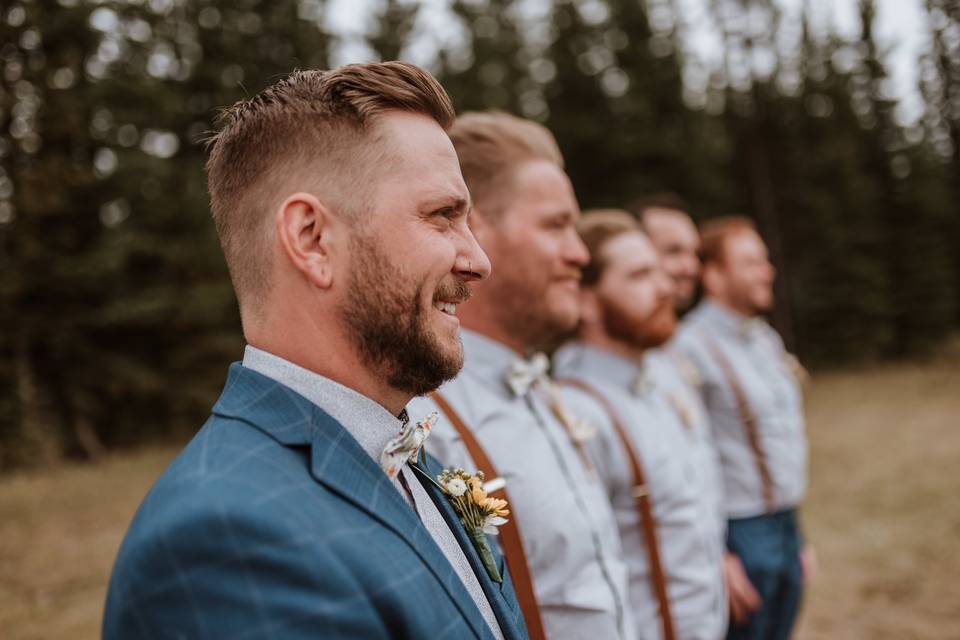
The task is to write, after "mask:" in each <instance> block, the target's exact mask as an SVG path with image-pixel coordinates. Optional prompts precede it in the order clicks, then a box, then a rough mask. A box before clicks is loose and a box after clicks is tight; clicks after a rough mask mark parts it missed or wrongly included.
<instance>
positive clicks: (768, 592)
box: [727, 509, 803, 640]
mask: <svg viewBox="0 0 960 640" xmlns="http://www.w3.org/2000/svg"><path fill="white" fill-rule="evenodd" d="M727 548H728V549H729V550H730V552H732V553H734V554H736V555H737V556H738V557H739V558H740V561H741V562H742V563H743V566H744V568H745V569H746V570H747V576H749V578H750V582H752V583H753V586H754V588H755V589H756V590H757V591H758V592H759V593H760V598H761V599H762V601H763V604H762V605H761V608H760V610H759V611H757V612H756V613H754V614H753V616H751V617H750V619H749V620H748V621H747V623H746V624H743V625H734V623H733V622H732V621H731V623H730V629H729V630H728V631H727V640H788V639H789V638H790V632H791V630H792V629H793V624H794V622H795V621H796V618H797V612H798V611H799V609H800V598H801V594H802V591H803V571H802V569H801V566H800V550H801V540H800V531H799V527H798V525H797V514H796V511H795V510H793V509H789V510H786V511H778V512H776V513H771V514H767V515H762V516H756V517H753V518H739V519H735V520H730V521H729V523H728V527H727Z"/></svg>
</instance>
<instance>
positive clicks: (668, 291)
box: [656, 269, 674, 299]
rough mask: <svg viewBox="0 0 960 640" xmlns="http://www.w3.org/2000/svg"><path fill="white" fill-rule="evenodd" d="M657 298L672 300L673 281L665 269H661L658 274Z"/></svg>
mask: <svg viewBox="0 0 960 640" xmlns="http://www.w3.org/2000/svg"><path fill="white" fill-rule="evenodd" d="M656 284H657V289H656V291H657V297H658V298H661V299H663V298H670V297H672V296H673V287H674V284H673V279H672V278H671V277H670V276H669V275H667V272H666V271H664V270H663V269H660V270H659V271H658V272H657V280H656Z"/></svg>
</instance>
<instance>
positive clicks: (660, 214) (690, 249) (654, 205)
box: [631, 193, 760, 623]
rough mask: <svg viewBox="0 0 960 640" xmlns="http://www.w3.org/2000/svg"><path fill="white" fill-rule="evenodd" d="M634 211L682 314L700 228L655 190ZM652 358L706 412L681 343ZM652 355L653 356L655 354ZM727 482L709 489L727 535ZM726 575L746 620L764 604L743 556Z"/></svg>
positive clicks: (739, 617)
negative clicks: (653, 249) (748, 574)
mask: <svg viewBox="0 0 960 640" xmlns="http://www.w3.org/2000/svg"><path fill="white" fill-rule="evenodd" d="M631 212H632V213H633V214H634V215H635V216H637V218H638V219H639V220H640V224H641V225H642V227H643V230H644V232H645V233H646V234H647V237H648V238H650V242H652V243H653V246H654V248H655V249H656V250H657V254H658V255H659V257H660V266H661V267H662V268H663V270H664V272H665V273H666V274H667V276H669V278H670V280H671V281H672V282H673V306H674V309H675V310H676V312H677V315H681V314H683V313H685V312H686V311H688V310H689V309H690V307H691V306H692V305H693V302H694V300H695V299H696V295H697V290H698V288H699V285H700V255H699V254H700V232H699V231H698V230H697V227H696V225H695V224H694V222H693V220H692V219H691V218H690V214H689V213H687V205H686V203H685V202H684V201H683V199H682V198H680V197H679V196H677V195H674V194H669V193H661V194H655V195H652V196H648V197H645V198H641V199H639V200H637V201H635V202H634V204H633V205H632V206H631ZM654 353H656V354H658V356H656V357H651V358H649V359H650V360H651V361H654V362H658V363H659V364H660V365H661V366H660V368H659V369H658V371H657V373H656V375H655V376H654V377H656V378H657V379H658V380H660V381H662V382H664V383H665V382H667V381H673V383H674V384H676V385H677V386H676V388H677V389H678V391H677V393H680V394H682V395H683V397H687V398H690V401H689V402H690V404H691V405H692V406H693V408H692V409H691V412H693V413H695V414H697V415H703V414H705V413H706V407H705V406H704V404H703V399H702V398H701V397H700V382H701V380H700V374H699V373H698V371H697V369H696V365H695V364H694V363H693V361H692V360H691V359H690V358H689V357H687V356H686V355H685V354H684V353H683V352H682V351H681V350H680V349H678V348H677V347H676V340H671V341H670V342H668V343H666V344H665V345H664V346H663V347H661V348H660V349H657V350H656V351H655V352H654ZM654 353H651V356H653V355H654ZM710 444H711V448H712V455H711V456H710V457H711V460H710V462H709V463H710V464H711V465H712V466H713V467H714V468H716V469H717V470H718V471H719V455H718V453H717V449H716V446H715V443H713V439H712V436H711V437H710ZM722 485H723V482H722V480H721V481H720V482H717V483H715V485H714V486H712V487H711V488H710V491H711V493H712V494H713V495H712V496H710V499H713V500H715V501H716V505H717V508H718V510H719V513H720V518H721V520H720V526H721V527H722V528H723V532H724V533H723V535H724V537H725V536H726V525H727V514H726V505H725V504H723V490H722ZM724 578H725V581H726V587H727V593H728V594H729V601H730V617H731V619H732V620H733V622H735V623H737V622H743V621H745V620H746V619H747V616H749V615H750V614H751V613H753V612H754V611H756V610H757V609H758V608H759V607H760V594H758V593H757V590H756V589H755V588H754V587H753V584H752V583H751V582H750V579H749V578H748V577H747V573H746V571H745V570H744V568H743V564H742V563H741V562H740V559H739V558H738V557H737V556H736V555H734V554H732V553H727V554H726V557H725V559H724Z"/></svg>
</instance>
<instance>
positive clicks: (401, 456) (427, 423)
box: [380, 411, 437, 479]
mask: <svg viewBox="0 0 960 640" xmlns="http://www.w3.org/2000/svg"><path fill="white" fill-rule="evenodd" d="M435 424H437V412H436V411H434V412H433V413H431V414H430V415H428V416H427V417H426V418H424V419H423V420H421V421H420V422H417V423H415V424H411V421H410V420H407V421H405V422H404V423H403V427H401V428H400V433H399V435H397V436H395V437H394V438H391V440H390V442H388V443H387V446H386V447H384V448H383V453H381V454H380V467H381V468H382V469H383V471H384V472H385V473H386V474H387V477H389V478H391V479H393V478H395V477H396V476H397V474H398V473H400V469H402V468H403V465H405V464H407V463H408V462H415V461H416V459H417V456H418V455H420V448H421V447H423V442H424V440H426V439H427V436H429V435H430V430H431V429H433V426H434V425H435Z"/></svg>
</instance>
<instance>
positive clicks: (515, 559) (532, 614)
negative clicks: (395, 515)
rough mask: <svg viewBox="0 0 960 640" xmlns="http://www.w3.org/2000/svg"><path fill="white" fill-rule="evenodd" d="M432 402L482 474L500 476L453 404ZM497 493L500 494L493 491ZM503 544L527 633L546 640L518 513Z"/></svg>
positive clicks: (503, 529) (436, 397)
mask: <svg viewBox="0 0 960 640" xmlns="http://www.w3.org/2000/svg"><path fill="white" fill-rule="evenodd" d="M430 397H431V399H432V400H433V401H434V402H435V403H436V405H437V407H439V408H440V411H442V412H443V413H444V415H446V416H447V419H448V420H450V423H451V424H452V425H453V428H454V429H456V430H457V433H459V434H460V438H461V439H462V440H463V444H464V446H465V447H466V448H467V453H469V454H470V457H471V458H473V461H474V462H475V463H476V465H477V467H478V468H479V470H480V471H483V475H484V477H485V478H486V479H487V480H493V479H494V478H497V477H499V474H497V470H496V468H495V467H494V466H493V463H492V462H491V461H490V458H488V457H487V454H486V452H485V451H484V450H483V447H481V446H480V443H479V442H477V439H476V437H474V435H473V433H472V432H471V431H470V428H469V427H467V425H466V423H465V422H464V421H463V419H462V418H461V417H460V414H458V413H457V412H456V411H455V410H454V408H453V407H452V406H450V403H449V402H447V400H446V399H445V398H444V397H443V396H442V395H440V393H439V392H436V391H435V392H433V393H432V394H431V395H430ZM498 491H502V492H503V494H504V495H503V497H504V498H506V500H507V503H508V504H509V505H510V507H509V508H510V509H511V510H512V509H513V506H512V503H511V502H510V496H509V494H508V493H507V490H506V488H502V489H499V490H498ZM492 493H493V494H496V493H497V491H493V492H492ZM499 538H500V545H501V548H502V549H503V555H504V557H505V558H506V561H507V568H508V569H509V570H510V575H511V576H512V577H513V589H514V591H515V592H516V594H517V601H518V602H519V603H520V611H522V612H523V617H524V620H526V623H527V634H528V635H529V636H530V640H546V637H547V636H546V634H545V633H544V631H543V621H542V620H541V619H540V605H539V604H538V603H537V596H536V594H535V593H534V591H533V580H532V579H531V578H530V565H529V564H527V553H526V551H524V548H523V541H522V540H521V539H520V530H519V529H517V518H516V513H513V514H512V515H511V517H510V518H509V519H508V520H507V522H506V524H503V525H500V535H499Z"/></svg>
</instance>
